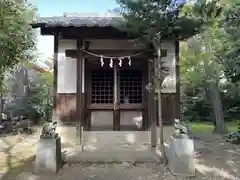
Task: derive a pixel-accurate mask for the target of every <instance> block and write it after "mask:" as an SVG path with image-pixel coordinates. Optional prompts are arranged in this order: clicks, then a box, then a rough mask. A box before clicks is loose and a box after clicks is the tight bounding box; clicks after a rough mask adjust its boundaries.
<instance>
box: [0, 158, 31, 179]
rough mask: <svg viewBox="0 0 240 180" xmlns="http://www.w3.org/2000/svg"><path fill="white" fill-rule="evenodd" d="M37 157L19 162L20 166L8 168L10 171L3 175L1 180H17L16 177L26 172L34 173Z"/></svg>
mask: <svg viewBox="0 0 240 180" xmlns="http://www.w3.org/2000/svg"><path fill="white" fill-rule="evenodd" d="M34 160H35V156H32V157H30V158H28V159H26V160H22V161H20V162H18V165H13V166H11V165H10V167H8V171H7V172H5V173H4V174H2V175H1V177H0V179H1V180H16V177H18V175H19V174H20V173H22V172H24V171H33V168H32V167H33V163H34Z"/></svg>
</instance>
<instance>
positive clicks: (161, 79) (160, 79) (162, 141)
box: [156, 45, 167, 164]
mask: <svg viewBox="0 0 240 180" xmlns="http://www.w3.org/2000/svg"><path fill="white" fill-rule="evenodd" d="M157 55H158V58H157V65H156V66H157V67H158V72H159V74H158V76H159V77H158V81H159V82H158V121H159V131H160V134H159V139H160V144H159V145H160V150H161V153H162V156H163V163H164V164H167V157H166V153H165V148H164V139H163V123H162V96H161V89H162V81H163V76H162V67H161V47H160V45H159V46H158V47H157Z"/></svg>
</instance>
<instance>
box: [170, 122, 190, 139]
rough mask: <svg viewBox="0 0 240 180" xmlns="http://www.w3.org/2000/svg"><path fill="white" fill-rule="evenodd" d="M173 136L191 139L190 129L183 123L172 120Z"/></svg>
mask: <svg viewBox="0 0 240 180" xmlns="http://www.w3.org/2000/svg"><path fill="white" fill-rule="evenodd" d="M174 128H175V132H174V135H175V136H182V137H190V138H191V134H192V132H191V129H190V128H189V127H188V126H187V125H186V124H184V123H180V120H179V119H175V120H174Z"/></svg>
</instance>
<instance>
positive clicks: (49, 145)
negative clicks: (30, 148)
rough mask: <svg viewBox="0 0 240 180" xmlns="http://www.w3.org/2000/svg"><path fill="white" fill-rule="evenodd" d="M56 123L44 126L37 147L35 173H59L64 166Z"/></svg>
mask: <svg viewBox="0 0 240 180" xmlns="http://www.w3.org/2000/svg"><path fill="white" fill-rule="evenodd" d="M56 125H57V123H56V122H51V123H46V124H44V125H43V129H42V133H41V136H40V140H39V141H38V145H37V153H36V165H35V171H36V173H39V172H52V173H57V172H58V170H59V169H60V168H61V166H62V157H61V138H60V137H59V136H58V134H57V133H56Z"/></svg>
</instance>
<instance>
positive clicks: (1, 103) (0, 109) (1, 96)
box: [0, 92, 4, 122]
mask: <svg viewBox="0 0 240 180" xmlns="http://www.w3.org/2000/svg"><path fill="white" fill-rule="evenodd" d="M0 101H1V102H0V113H1V114H0V122H1V121H2V113H3V105H4V99H3V93H1V92H0Z"/></svg>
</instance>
